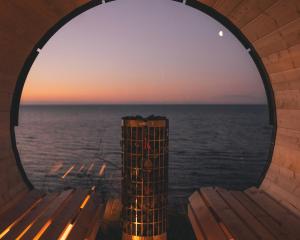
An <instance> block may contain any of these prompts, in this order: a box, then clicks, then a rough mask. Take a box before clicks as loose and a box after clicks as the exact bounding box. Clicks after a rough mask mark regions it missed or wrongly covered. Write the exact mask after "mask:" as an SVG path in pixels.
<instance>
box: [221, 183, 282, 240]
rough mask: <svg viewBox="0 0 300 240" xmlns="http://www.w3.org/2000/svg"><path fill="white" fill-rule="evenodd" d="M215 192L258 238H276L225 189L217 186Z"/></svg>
mask: <svg viewBox="0 0 300 240" xmlns="http://www.w3.org/2000/svg"><path fill="white" fill-rule="evenodd" d="M217 192H218V193H219V194H220V195H221V197H222V198H223V199H224V200H225V202H226V203H227V204H228V205H229V206H230V207H231V209H232V210H233V211H234V212H235V213H236V214H237V215H238V216H239V217H240V218H241V219H242V220H243V221H244V223H245V224H247V226H248V227H249V228H250V229H252V232H254V233H255V235H257V237H258V238H259V239H264V240H276V238H275V236H274V235H272V234H271V233H270V232H269V231H268V230H267V229H266V228H265V226H264V225H262V224H261V223H260V222H259V221H258V220H257V219H256V218H255V217H254V216H253V215H252V214H251V213H250V212H249V211H248V209H247V208H245V207H244V206H243V205H242V204H241V203H240V202H239V201H238V200H237V199H235V198H234V197H233V195H231V193H230V192H229V191H227V190H225V189H222V188H217Z"/></svg>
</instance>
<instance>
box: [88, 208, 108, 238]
mask: <svg viewBox="0 0 300 240" xmlns="http://www.w3.org/2000/svg"><path fill="white" fill-rule="evenodd" d="M103 214H104V206H102V205H98V208H97V210H96V214H95V216H94V219H93V221H92V222H91V228H90V229H89V231H88V233H87V235H86V238H85V239H96V236H97V233H98V231H99V228H100V224H101V222H102V219H103Z"/></svg>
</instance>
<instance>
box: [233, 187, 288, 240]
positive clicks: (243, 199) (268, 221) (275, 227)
mask: <svg viewBox="0 0 300 240" xmlns="http://www.w3.org/2000/svg"><path fill="white" fill-rule="evenodd" d="M231 194H232V195H233V197H234V198H236V199H237V200H238V201H239V202H240V203H241V204H242V205H243V206H244V207H245V208H247V209H248V211H249V212H251V214H252V215H253V216H255V218H256V219H257V220H258V221H260V222H261V223H262V224H263V225H264V226H265V227H266V228H267V229H268V230H269V231H270V232H272V233H273V235H275V236H277V238H278V239H280V240H281V239H289V237H288V235H287V233H286V231H284V230H283V229H281V226H280V224H279V222H278V221H276V220H275V219H273V218H272V217H271V216H270V215H269V214H268V213H267V212H265V211H264V209H262V208H261V207H260V206H259V205H257V204H256V203H255V202H254V201H253V200H252V199H250V198H249V197H248V196H247V195H246V194H245V193H243V192H240V191H231Z"/></svg>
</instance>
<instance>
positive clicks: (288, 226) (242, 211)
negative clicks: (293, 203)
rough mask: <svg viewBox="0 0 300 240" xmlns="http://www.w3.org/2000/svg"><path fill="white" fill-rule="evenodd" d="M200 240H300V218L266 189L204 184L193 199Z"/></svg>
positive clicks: (191, 209)
mask: <svg viewBox="0 0 300 240" xmlns="http://www.w3.org/2000/svg"><path fill="white" fill-rule="evenodd" d="M188 216H189V219H190V222H191V224H192V227H193V229H194V232H195V235H196V238H197V240H223V239H224V240H229V239H232V240H233V239H235V240H255V239H267V240H269V239H270V240H276V239H278V240H300V218H299V216H297V215H296V214H294V213H293V212H291V211H290V210H289V209H287V208H285V207H284V206H282V205H281V204H280V203H279V202H277V201H276V200H275V199H273V198H272V197H271V196H270V195H268V194H267V193H266V192H264V191H262V190H259V189H257V188H250V189H247V190H246V191H244V192H241V191H228V190H225V189H222V188H212V187H204V188H201V189H199V190H198V191H196V192H194V193H193V194H192V195H191V197H190V198H189V203H188Z"/></svg>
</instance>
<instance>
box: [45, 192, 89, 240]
mask: <svg viewBox="0 0 300 240" xmlns="http://www.w3.org/2000/svg"><path fill="white" fill-rule="evenodd" d="M87 193H88V191H87V190H83V189H76V190H75V192H74V193H73V194H72V197H71V199H70V201H69V202H68V204H67V205H66V206H65V207H64V208H63V209H62V211H61V212H60V213H59V214H58V215H57V216H56V217H55V218H54V219H53V222H52V224H51V225H50V226H49V227H48V228H47V230H46V231H45V233H44V234H43V235H42V236H41V238H40V239H41V240H48V239H58V238H59V236H60V235H61V234H62V232H63V231H64V229H65V228H66V227H67V225H68V224H69V223H71V222H72V221H73V219H74V218H75V216H76V215H77V214H78V213H79V211H80V205H81V204H82V202H83V200H84V199H85V197H86V196H87Z"/></svg>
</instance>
